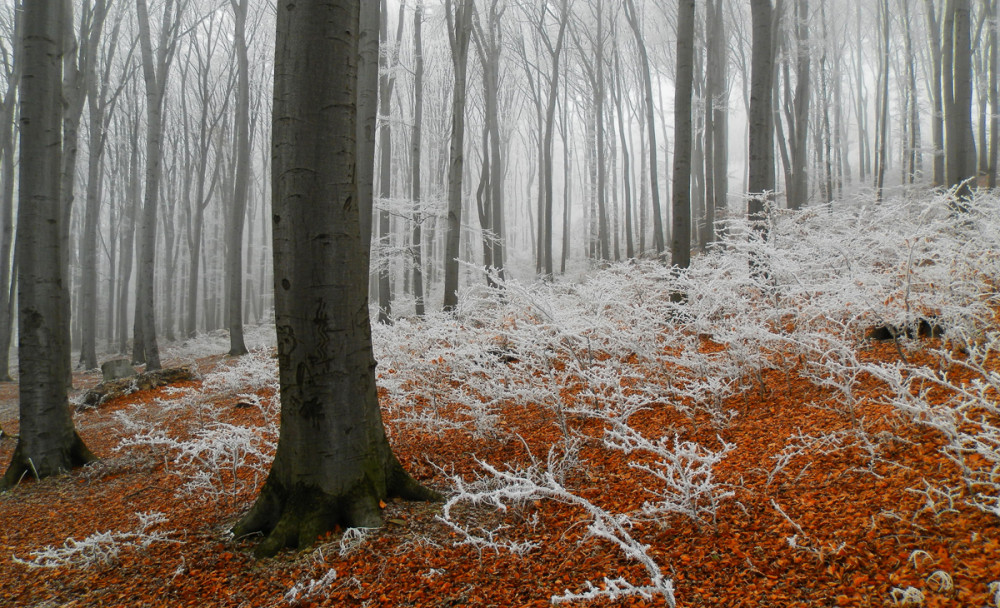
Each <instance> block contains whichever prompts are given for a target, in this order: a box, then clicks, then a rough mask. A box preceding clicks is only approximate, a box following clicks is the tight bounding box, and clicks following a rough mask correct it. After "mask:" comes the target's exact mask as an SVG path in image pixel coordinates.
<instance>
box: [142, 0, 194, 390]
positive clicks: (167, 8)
mask: <svg viewBox="0 0 1000 608" xmlns="http://www.w3.org/2000/svg"><path fill="white" fill-rule="evenodd" d="M180 2H184V0H167V2H166V4H165V5H164V7H163V22H162V23H161V29H160V36H159V40H158V43H159V44H158V46H157V49H156V54H155V56H154V54H153V46H152V45H153V41H152V34H151V32H150V27H149V26H150V21H149V10H148V7H147V4H146V0H136V13H137V15H136V16H137V20H138V23H139V46H140V49H141V55H142V74H143V80H144V81H145V85H146V192H145V195H144V197H143V206H142V222H141V224H140V239H139V251H140V253H139V256H138V257H139V267H138V272H137V280H136V306H135V308H136V312H135V321H136V322H135V331H134V333H135V339H134V342H133V354H132V361H133V362H134V363H145V364H146V370H147V371H152V370H157V369H160V350H159V347H158V346H157V343H156V321H155V319H156V311H155V308H156V306H155V304H156V298H155V289H154V277H155V264H156V217H157V211H158V207H159V200H160V176H161V174H162V167H161V162H162V155H163V146H162V136H163V98H164V96H165V94H166V79H167V69H168V66H169V64H170V60H171V59H172V54H173V48H174V47H173V46H169V47H168V44H167V43H168V41H170V40H172V36H173V34H174V32H176V27H177V24H178V23H179V22H180V18H179V15H178V13H179V12H180V9H181V7H180V5H179V3H180Z"/></svg>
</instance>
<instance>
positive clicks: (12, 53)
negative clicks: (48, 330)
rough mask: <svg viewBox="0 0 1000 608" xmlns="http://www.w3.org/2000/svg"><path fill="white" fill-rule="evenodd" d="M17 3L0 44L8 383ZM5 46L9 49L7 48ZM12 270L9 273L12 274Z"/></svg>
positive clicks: (1, 324) (0, 304)
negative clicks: (3, 88)
mask: <svg viewBox="0 0 1000 608" xmlns="http://www.w3.org/2000/svg"><path fill="white" fill-rule="evenodd" d="M21 15H22V10H21V2H15V3H14V7H13V10H12V11H11V14H10V19H9V21H7V23H6V25H7V28H8V29H7V31H6V32H5V33H6V34H8V36H7V37H4V38H3V42H2V43H0V60H2V63H3V70H4V77H5V79H6V81H7V88H6V91H5V92H4V96H3V102H2V103H0V182H2V184H0V187H2V191H0V382H10V381H11V377H10V342H11V337H12V335H13V326H14V323H13V321H14V297H13V296H14V291H15V288H16V286H17V275H16V265H12V264H11V255H12V253H13V249H14V175H15V173H16V167H17V165H16V159H15V156H14V148H15V135H16V131H15V128H14V127H15V125H14V122H15V116H16V115H17V85H18V82H19V81H20V79H21V66H22V64H23V60H22V57H21V55H22V50H21V46H20V43H21V40H22V36H21V22H22V18H21ZM8 45H9V46H8ZM12 270H13V272H12Z"/></svg>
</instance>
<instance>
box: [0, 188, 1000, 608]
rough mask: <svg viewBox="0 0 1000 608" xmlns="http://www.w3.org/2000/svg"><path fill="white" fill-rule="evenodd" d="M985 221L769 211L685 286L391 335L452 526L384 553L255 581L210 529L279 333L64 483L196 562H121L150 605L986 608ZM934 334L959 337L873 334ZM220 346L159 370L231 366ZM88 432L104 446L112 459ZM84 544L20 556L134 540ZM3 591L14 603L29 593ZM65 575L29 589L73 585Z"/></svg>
mask: <svg viewBox="0 0 1000 608" xmlns="http://www.w3.org/2000/svg"><path fill="white" fill-rule="evenodd" d="M997 208H998V201H997V199H996V198H993V197H990V196H985V195H984V196H981V197H979V198H977V199H976V200H975V201H973V202H972V203H970V204H969V206H968V209H969V210H968V213H967V214H966V215H963V216H961V217H956V216H955V215H954V214H953V213H952V209H951V207H950V206H949V199H948V197H947V196H946V195H940V196H937V197H936V198H933V199H930V200H923V201H914V200H895V201H887V202H885V203H882V204H880V205H862V204H856V205H847V204H845V205H843V207H837V208H835V209H834V210H833V212H830V211H828V210H827V209H810V210H806V211H803V212H798V213H791V212H783V211H782V212H778V213H776V214H775V215H774V217H773V218H772V221H771V224H770V226H769V231H768V234H769V236H768V239H767V240H766V241H762V240H760V239H758V238H756V237H755V233H754V232H753V231H752V230H750V228H749V227H748V226H747V225H746V223H745V222H741V221H732V222H728V223H727V224H726V225H725V240H724V241H723V242H721V243H720V244H718V245H717V246H716V247H714V248H713V249H712V250H710V251H708V252H706V253H704V254H702V255H699V256H697V257H696V259H695V263H694V266H693V267H692V268H691V269H690V270H689V271H686V272H683V273H678V272H673V271H671V270H670V269H668V268H664V267H663V266H661V265H658V264H655V263H652V262H629V263H624V264H617V265H613V266H611V267H609V268H607V269H604V270H601V271H595V272H594V273H592V274H591V275H589V276H587V277H586V278H585V279H583V280H581V281H578V282H556V283H552V284H543V283H537V284H525V283H521V282H518V281H513V280H510V281H507V282H505V284H504V288H503V289H502V290H500V291H497V290H490V289H488V288H486V287H485V281H483V282H482V283H483V284H482V285H480V284H476V285H473V286H470V287H468V288H466V289H465V290H464V291H463V293H462V294H461V298H460V307H459V310H458V311H457V312H456V314H455V315H450V316H446V315H441V314H436V313H432V314H430V315H428V316H427V317H426V318H423V319H417V318H413V317H406V318H400V319H397V320H396V322H395V323H394V325H392V326H380V325H376V326H375V327H374V328H373V338H374V346H375V351H376V358H377V360H378V368H377V375H378V382H379V391H380V397H381V401H382V405H383V413H384V417H385V420H386V424H387V429H388V432H389V434H390V437H391V440H392V441H393V444H394V446H395V449H396V451H397V454H398V455H399V457H400V459H401V461H402V462H403V463H404V465H405V466H406V467H407V468H408V470H410V471H411V472H412V473H413V474H414V475H416V476H417V477H418V478H419V479H420V480H421V481H423V482H424V483H428V484H430V485H433V486H435V487H437V488H438V489H441V490H443V491H444V492H445V493H446V494H447V495H448V502H446V503H445V504H444V505H437V506H435V505H407V504H405V503H397V502H390V503H389V504H387V505H386V506H385V517H386V521H387V522H388V525H387V527H386V528H384V529H383V530H380V531H377V532H365V533H362V532H358V531H353V532H352V531H348V532H345V533H344V534H343V535H342V536H340V535H334V536H331V537H330V538H327V539H323V540H322V541H321V542H320V543H319V544H318V545H316V546H315V547H314V548H312V549H311V550H310V551H309V552H307V553H306V554H305V555H300V556H298V557H297V558H296V557H292V556H289V557H288V558H283V559H280V560H278V561H277V562H274V563H270V562H269V563H267V564H265V565H263V566H255V567H249V565H248V564H249V561H248V560H249V558H248V557H247V556H246V555H245V554H243V553H241V551H242V549H243V548H244V547H245V544H246V542H248V541H246V540H241V539H232V540H227V539H225V538H224V535H223V534H222V532H221V531H222V530H224V529H225V528H226V527H227V526H228V525H230V524H231V523H232V521H233V520H234V519H235V517H237V516H238V514H239V513H241V512H242V511H243V510H245V509H246V508H247V506H248V505H249V504H250V503H251V501H252V500H253V497H254V495H255V492H256V490H257V489H258V488H259V486H260V483H261V482H262V480H263V477H264V476H265V475H266V471H267V466H268V462H269V460H270V457H271V454H272V453H273V449H274V444H275V441H276V438H277V421H278V404H277V397H276V391H277V379H276V370H277V366H276V362H275V359H274V358H273V357H272V356H271V351H270V349H269V347H268V345H271V344H273V342H268V340H271V339H273V333H270V334H269V333H268V331H267V330H266V329H259V330H254V331H255V333H254V335H258V336H259V337H260V338H261V339H260V344H259V346H260V347H259V348H255V349H254V351H253V352H252V353H251V354H250V355H248V356H246V357H242V358H240V359H235V360H234V359H226V358H223V359H221V360H219V362H218V364H217V365H216V366H215V367H213V368H211V369H209V368H207V367H206V369H203V370H202V378H201V380H199V381H198V382H194V383H187V384H184V385H182V386H177V387H173V388H168V389H161V390H158V391H156V392H155V393H153V394H151V395H146V396H143V395H137V396H133V397H131V398H128V399H124V400H122V401H121V402H118V403H116V404H113V405H112V406H111V407H110V408H108V411H99V412H88V413H85V414H81V415H80V417H79V418H78V424H79V425H80V428H81V429H82V430H81V432H83V433H84V435H85V438H87V440H88V442H90V443H93V444H94V445H96V446H98V449H99V451H100V452H101V453H102V455H105V463H103V464H100V465H97V467H98V468H93V469H90V470H89V472H85V473H84V474H83V475H79V476H78V475H74V476H73V479H79V480H80V483H82V484H86V485H87V487H89V488H92V489H93V491H94V492H108V493H109V494H108V496H111V497H112V498H111V502H113V501H114V500H115V498H113V497H119V499H120V496H122V495H129V496H132V498H131V500H136V496H142V497H144V498H145V497H147V495H148V503H149V504H143V505H141V507H142V509H144V510H149V511H152V510H157V511H162V512H163V513H165V517H166V519H167V523H166V524H165V525H166V526H168V527H169V528H171V529H173V530H175V531H177V534H179V535H182V536H183V535H184V534H190V535H192V536H194V537H195V538H196V540H192V539H191V538H185V539H184V540H185V543H184V544H183V545H178V546H172V547H171V548H170V550H171V551H174V552H176V554H177V555H179V556H180V558H179V559H178V558H177V555H172V556H167V555H166V553H165V551H166V548H165V547H162V546H160V544H158V543H157V544H153V545H151V546H149V547H145V548H143V550H142V551H137V552H129V553H127V554H122V555H121V556H120V557H118V558H117V559H118V560H119V561H120V562H121V567H120V568H119V571H121V572H120V573H119V576H121V578H120V579H119V584H120V585H122V586H123V587H126V588H132V587H134V588H136V589H144V590H147V591H143V593H152V591H149V589H151V586H152V583H149V582H145V579H141V580H140V578H139V577H138V574H139V573H140V572H143V573H147V570H148V569H149V568H153V566H150V565H148V564H149V562H151V561H154V562H155V561H156V560H161V561H162V562H163V564H162V565H160V566H159V568H160V570H161V571H163V572H164V573H163V574H162V575H161V576H160V579H161V580H164V581H166V580H168V579H169V582H167V583H163V584H164V585H166V587H167V588H169V589H174V591H173V592H175V593H177V594H180V595H179V597H180V596H182V595H183V593H184V590H185V589H190V588H192V587H194V586H196V585H198V584H201V585H207V584H209V583H210V580H209V579H205V578H200V577H201V576H202V575H201V574H200V572H201V571H202V570H205V569H208V568H206V564H207V563H212V564H214V566H213V567H214V568H215V571H220V569H221V571H222V572H226V573H229V574H228V576H229V578H228V579H227V582H226V586H227V588H228V589H229V590H230V593H229V594H227V595H226V596H225V597H226V598H229V599H225V600H224V601H222V600H220V601H221V603H220V605H227V606H228V605H232V606H236V605H240V603H241V602H243V605H253V606H257V605H274V604H275V603H278V604H280V603H286V602H287V603H296V602H297V603H305V602H313V603H319V604H321V605H337V606H339V605H362V604H364V603H372V604H379V605H404V604H407V603H408V604H411V605H438V604H440V603H442V602H448V601H452V602H457V603H462V604H470V605H489V604H491V603H492V604H497V605H515V604H516V605H529V604H534V603H549V602H570V601H572V602H587V601H592V600H600V599H601V598H607V599H619V600H622V601H624V598H625V597H626V596H630V597H629V600H630V601H634V602H636V603H637V604H638V605H674V604H675V603H676V605H679V606H685V605H699V604H704V605H738V604H740V603H744V602H747V601H749V602H752V603H761V604H764V603H768V602H770V603H774V604H779V605H795V604H796V603H803V604H804V603H807V602H809V603H812V604H813V605H815V603H816V602H823V603H825V604H840V605H858V604H864V603H868V604H875V605H884V604H888V605H936V606H964V605H996V603H997V601H998V599H1000V598H998V595H1000V591H998V590H1000V582H998V581H1000V476H998V475H997V471H998V470H1000V469H998V467H1000V461H998V460H997V458H996V454H997V451H998V448H1000V412H998V410H997V395H998V391H1000V375H998V371H997V370H998V367H1000V363H998V356H997V353H996V350H997V349H998V348H1000V332H998V325H1000V324H998V323H997V311H998V304H1000V302H998V301H997V295H996V286H997V284H998V278H1000V252H998V248H1000V213H997ZM751 260H755V261H756V263H757V264H758V267H759V265H761V264H765V265H766V267H767V269H768V272H767V273H760V272H751V270H750V269H751V264H750V261H751ZM495 279H498V278H496V277H495ZM678 293H680V294H683V296H684V297H683V298H682V301H681V303H678V302H677V298H676V297H675V296H676V294H678ZM921 318H924V319H933V320H934V322H935V323H937V324H939V325H940V326H941V327H943V328H944V329H945V335H944V337H943V339H941V338H934V339H926V340H925V339H920V338H918V337H914V338H907V337H905V336H901V337H899V338H898V340H895V341H888V342H877V343H873V342H872V341H869V340H867V339H866V334H867V331H868V330H869V329H870V328H871V327H873V326H877V325H893V326H895V327H907V326H911V325H913V324H914V323H916V322H918V320H919V319H921ZM217 338H218V337H214V336H206V337H203V338H202V339H200V340H198V341H195V342H191V343H188V344H187V345H172V346H171V347H170V348H168V349H165V352H169V353H171V354H170V356H171V357H173V358H175V359H177V360H191V359H199V358H202V357H204V356H206V355H207V354H208V353H210V352H211V353H215V354H218V353H220V352H225V350H227V349H228V341H224V340H218V339H217ZM213 349H215V350H213ZM0 422H3V423H4V425H5V426H6V424H7V423H6V421H5V420H0ZM91 428H103V429H107V428H113V429H114V432H113V433H112V434H111V435H112V436H111V437H110V438H108V439H106V440H104V442H103V443H102V441H101V439H94V438H91V437H88V435H87V433H88V429H91ZM0 447H3V448H4V449H5V450H8V451H9V448H8V447H7V446H6V445H3V446H0ZM139 480H144V482H145V483H147V484H154V483H155V486H153V487H155V488H156V490H155V492H154V491H146V492H143V491H142V490H139V491H138V492H139V494H137V493H136V492H137V491H136V490H135V484H137V483H142V482H140V481H139ZM154 480H155V481H154ZM57 483H58V482H56V483H48V482H46V483H43V484H38V488H37V489H35V490H26V492H32V491H34V492H37V493H39V495H41V493H43V492H44V491H45V490H46V489H47V488H52V487H54V486H56V485H57ZM119 486H122V489H121V492H122V494H115V493H114V492H117V491H118V490H116V489H115V488H118V487H119ZM129 493H130V494H129ZM10 500H11V499H10V498H8V497H3V498H0V521H5V519H4V518H5V517H11V515H10V513H11V510H10V509H11V508H12V507H13V504H12V503H11V501H10ZM105 500H108V499H107V498H105ZM138 509H139V507H137V508H136V509H133V510H132V511H136V510H138ZM42 511H43V512H42V513H40V514H33V515H32V517H37V518H41V519H42V520H45V516H44V509H42ZM130 512H131V511H130ZM194 514H197V516H195V515H194ZM91 519H93V520H94V521H93V522H91ZM97 519H99V518H98V517H97V516H96V515H94V516H93V517H84V518H82V520H81V522H79V524H78V526H77V527H82V528H85V530H82V531H75V532H72V533H67V534H63V535H62V536H59V535H58V534H59V533H58V532H57V531H56V530H59V529H61V528H58V527H56V528H55V529H54V531H53V532H52V535H50V536H46V535H45V534H44V533H43V532H44V531H45V530H47V529H49V528H52V527H53V526H52V524H51V523H49V524H43V523H39V524H38V525H36V526H34V527H33V528H32V529H33V530H34V531H33V532H32V533H30V534H29V533H27V532H24V533H21V532H19V534H21V536H19V537H18V538H17V539H13V538H11V540H8V541H6V542H7V543H8V544H9V545H10V546H17V547H18V551H17V552H15V554H16V555H20V556H30V555H34V554H35V553H33V551H36V550H37V548H38V547H42V546H46V545H48V546H51V547H60V546H64V547H71V545H64V541H65V539H67V538H85V539H90V538H91V536H90V535H91V534H94V533H96V532H99V531H101V530H108V529H118V530H122V529H128V524H127V523H125V522H122V521H119V519H120V516H119V519H116V520H115V521H117V522H118V524H117V525H104V526H101V525H99V523H98V521H97ZM45 521H47V520H45ZM81 532H82V533H81ZM171 538H173V536H171ZM76 542H79V541H76ZM29 543H34V544H29ZM345 546H346V547H349V550H344V547H345ZM416 564H420V566H416ZM15 566H17V565H16V564H14V565H11V564H7V565H0V575H3V576H0V580H3V579H4V578H6V579H7V580H8V581H10V580H18V579H19V577H23V576H26V575H25V574H24V572H23V571H22V570H16V569H14V568H15ZM261 568H263V572H262V571H261V570H260V569H261ZM18 573H20V574H18ZM129 573H134V574H129ZM527 573H530V574H528V576H525V575H526V574H527ZM59 576H61V577H63V578H57V577H56V578H52V579H48V580H50V581H51V582H45V583H44V584H42V585H41V587H42V588H43V589H49V590H51V591H52V593H58V592H57V591H55V590H56V589H58V588H59V585H66V584H67V583H66V581H67V580H69V581H73V580H78V579H76V578H74V577H75V576H82V575H74V574H72V573H70V572H66V571H62V573H61V574H60V575H59ZM525 580H530V581H531V584H530V585H526V584H525ZM199 581H200V583H199ZM0 585H2V586H0V593H8V594H9V593H13V592H14V591H15V590H18V589H20V591H19V592H20V593H35V591H31V592H26V591H24V589H21V588H19V587H17V586H16V584H14V583H11V582H6V583H0ZM130 586H131V587H130ZM262 586H263V587H264V588H266V589H268V591H267V592H262V591H261V588H262ZM430 598H433V600H432V599H430ZM990 602H992V604H991V603H990ZM83 605H98V604H97V600H95V601H94V603H92V604H83Z"/></svg>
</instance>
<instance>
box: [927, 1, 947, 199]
mask: <svg viewBox="0 0 1000 608" xmlns="http://www.w3.org/2000/svg"><path fill="white" fill-rule="evenodd" d="M924 15H925V17H926V20H927V34H928V36H929V38H930V47H931V48H930V51H931V64H932V74H931V82H930V89H931V101H932V111H931V139H932V143H933V145H934V178H933V181H932V183H933V184H934V185H935V186H942V185H944V184H945V179H946V177H945V171H944V164H945V163H944V161H945V158H944V155H945V153H944V94H943V91H942V84H943V83H942V78H943V72H944V67H943V61H942V57H941V55H942V53H943V52H944V49H943V46H942V43H941V24H940V23H939V21H938V17H937V15H938V12H937V9H936V8H935V6H934V0H924Z"/></svg>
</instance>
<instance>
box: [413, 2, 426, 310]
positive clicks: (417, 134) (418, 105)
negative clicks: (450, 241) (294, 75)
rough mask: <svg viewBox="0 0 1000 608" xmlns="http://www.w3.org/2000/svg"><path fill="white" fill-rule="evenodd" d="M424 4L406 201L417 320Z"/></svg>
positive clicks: (419, 16)
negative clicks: (410, 220) (409, 206)
mask: <svg viewBox="0 0 1000 608" xmlns="http://www.w3.org/2000/svg"><path fill="white" fill-rule="evenodd" d="M423 22H424V0H416V5H415V8H414V11H413V60H414V67H413V133H412V135H411V136H410V163H411V165H410V167H411V168H410V180H411V181H410V200H411V201H412V202H413V232H412V233H411V235H410V252H411V256H412V258H413V300H414V307H415V310H414V312H416V314H417V316H418V317H422V316H424V312H425V310H424V252H423V247H424V243H423V231H422V228H423V216H422V214H421V211H420V207H421V204H420V196H421V192H420V185H421V184H420V169H421V166H420V144H421V139H422V138H421V134H422V132H423V122H424V46H423V34H422V30H423V28H422V26H423Z"/></svg>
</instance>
